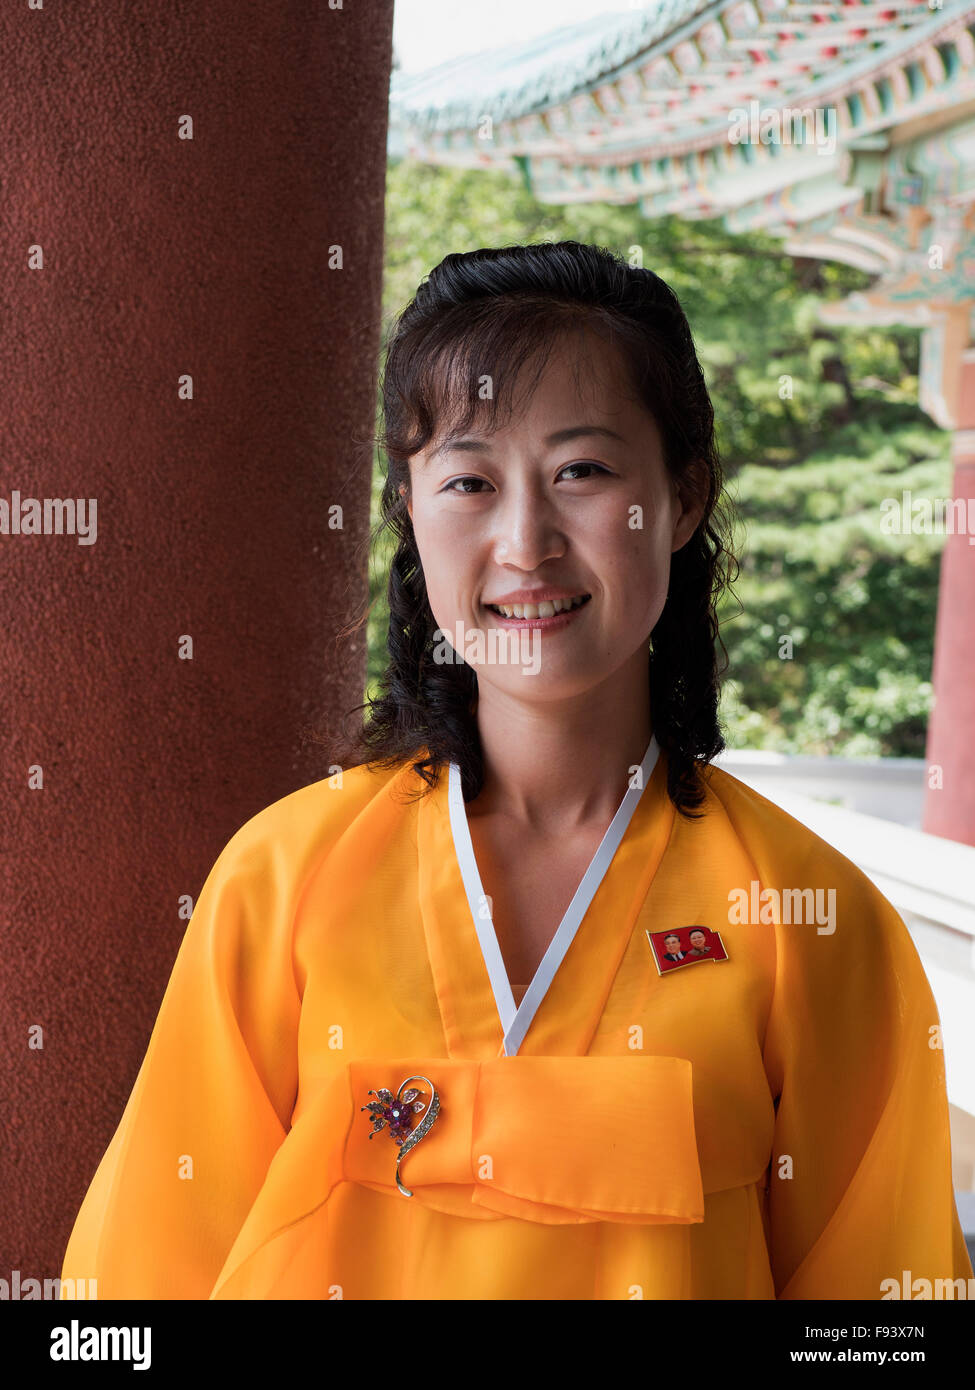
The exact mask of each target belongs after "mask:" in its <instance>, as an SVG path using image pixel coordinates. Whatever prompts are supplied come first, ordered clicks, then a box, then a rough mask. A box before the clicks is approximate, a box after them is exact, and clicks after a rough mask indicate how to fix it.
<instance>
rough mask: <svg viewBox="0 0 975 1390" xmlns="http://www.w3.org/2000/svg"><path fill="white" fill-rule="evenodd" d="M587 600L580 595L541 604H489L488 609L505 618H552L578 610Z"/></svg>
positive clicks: (585, 596)
mask: <svg viewBox="0 0 975 1390" xmlns="http://www.w3.org/2000/svg"><path fill="white" fill-rule="evenodd" d="M586 598H587V595H586V594H580V595H579V596H578V598H568V599H562V598H556V599H551V600H549V599H543V600H542V602H541V603H537V604H536V603H512V604H508V603H491V604H488V607H489V608H494V609H495V610H496V611H497V612H498V613H503V614H504V616H505V617H506V618H554V617H555V614H556V613H561V612H563V611H564V610H566V609H569V608H578V607H579V605H580V604H581V603H584V602H585V600H586Z"/></svg>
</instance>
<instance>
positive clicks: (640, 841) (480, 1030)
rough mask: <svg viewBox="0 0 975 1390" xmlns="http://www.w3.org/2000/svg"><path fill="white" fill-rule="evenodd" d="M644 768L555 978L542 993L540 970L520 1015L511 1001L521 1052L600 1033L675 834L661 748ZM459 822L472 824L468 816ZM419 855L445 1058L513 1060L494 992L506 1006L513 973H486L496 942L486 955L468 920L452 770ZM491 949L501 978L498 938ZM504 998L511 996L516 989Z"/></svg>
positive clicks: (652, 748)
mask: <svg viewBox="0 0 975 1390" xmlns="http://www.w3.org/2000/svg"><path fill="white" fill-rule="evenodd" d="M642 768H643V771H644V774H645V775H644V776H643V779H642V781H643V785H642V787H634V788H631V789H630V790H629V791H628V792H627V794H626V795H625V796H624V798H623V802H622V803H621V807H620V811H618V812H617V815H616V817H614V820H613V822H612V824H611V826H610V830H614V828H615V830H616V831H618V832H619V839H618V843H617V844H616V847H615V852H614V853H613V854H612V855H611V856H610V857H609V860H608V863H607V864H605V865H603V864H602V863H601V862H600V865H599V867H601V868H602V869H603V872H602V875H601V877H600V878H599V881H598V883H597V884H596V887H595V891H594V893H593V894H592V895H591V897H590V901H589V904H588V906H587V910H586V911H585V912H584V913H583V915H582V918H581V920H580V921H579V922H578V923H576V926H575V930H574V931H573V932H572V934H571V938H570V934H569V931H568V929H566V931H565V933H564V934H563V936H562V937H561V938H560V939H559V943H558V945H557V946H556V947H555V949H554V950H553V951H552V959H551V962H550V964H554V966H555V969H554V970H552V971H551V978H549V979H547V981H546V984H545V988H544V989H542V988H541V984H542V979H543V978H544V977H539V975H538V971H536V980H534V981H533V982H532V983H533V984H535V983H536V981H537V983H538V986H539V988H538V996H539V997H538V998H537V999H535V998H533V999H529V996H528V992H526V995H525V997H524V998H523V999H522V1002H521V1004H520V1005H519V1006H517V1007H515V1005H514V999H513V996H512V997H511V999H510V1003H509V1006H508V1014H509V1018H512V1017H514V1018H517V1017H518V1016H519V1014H520V1021H519V1033H520V1035H521V1036H520V1038H519V1041H518V1051H519V1052H520V1053H525V1052H529V1053H535V1054H539V1055H544V1054H555V1055H559V1054H561V1055H573V1054H579V1053H585V1052H586V1050H587V1049H588V1046H589V1043H590V1042H591V1040H592V1037H593V1034H594V1033H595V1030H596V1028H597V1027H598V1024H599V1019H600V1016H601V1014H602V1011H603V1008H604V1006H605V1002H606V998H607V996H608V994H609V991H610V988H611V987H612V982H613V979H614V978H615V975H616V972H617V970H618V968H619V965H620V962H621V960H622V957H623V954H624V952H625V950H626V948H627V945H628V943H629V940H630V937H631V936H632V932H633V927H634V924H635V922H636V918H637V914H638V913H639V911H640V909H641V907H642V905H643V902H644V899H645V898H646V895H647V892H648V891H649V888H650V884H651V882H652V880H653V877H654V874H655V873H656V870H657V866H658V864H659V862H660V859H661V858H662V856H663V854H664V851H665V849H666V846H667V842H668V839H669V836H670V834H671V831H672V828H673V815H674V808H673V803H672V802H671V801H670V799H669V797H668V796H667V790H666V762H665V759H664V758H662V757H659V749H658V748H657V745H656V741H655V740H651V743H650V745H649V747H648V749H647V755H646V756H645V758H644V763H643V764H642ZM621 813H622V817H621ZM463 819H464V821H465V823H466V812H465V813H464V816H463ZM624 819H625V822H626V823H625V824H623V820H624ZM468 834H469V831H468ZM609 834H610V831H607V834H606V836H604V842H603V843H605V844H609V843H610V841H609ZM614 839H616V835H615V834H614ZM602 848H603V845H602V844H601V845H600V849H602ZM417 851H418V872H419V879H418V887H419V895H420V910H421V919H422V923H423V928H424V933H425V937H426V943H427V951H428V956H429V961H430V968H431V970H432V972H433V984H434V988H435V990H436V997H437V1001H438V1004H439V1007H440V1013H441V1019H442V1023H443V1028H444V1036H445V1040H446V1045H447V1052H448V1055H449V1056H451V1057H463V1058H482V1059H490V1058H493V1057H503V1056H505V1055H510V1054H509V1052H506V1042H507V1046H508V1048H509V1049H510V1050H511V1051H513V1050H514V1041H513V1039H514V1036H515V1035H514V1034H511V1033H508V1036H507V1038H506V1033H507V1031H508V1030H507V1029H506V1028H505V1026H504V1024H503V1023H502V1015H501V1013H500V1011H499V1005H498V998H497V993H496V989H497V992H499V993H501V996H502V999H503V998H504V994H503V986H502V979H503V980H504V981H505V982H506V983H507V973H506V972H504V974H503V975H501V974H499V973H498V968H497V963H496V964H495V966H494V975H493V977H492V974H491V970H492V967H491V966H490V965H489V964H488V958H489V957H490V954H491V951H490V938H488V956H486V955H485V950H484V946H483V944H482V942H481V937H480V932H479V930H478V928H479V925H483V923H481V924H479V923H478V920H477V917H476V915H475V914H474V913H473V912H472V908H471V903H470V899H469V897H468V891H467V885H466V884H465V882H464V876H463V873H462V871H461V867H460V862H459V855H458V852H457V844H456V843H455V839H454V833H453V827H452V825H451V816H450V807H449V770H448V773H447V775H446V776H443V775H442V776H441V777H440V778H439V779H438V781H437V784H436V786H435V787H434V788H433V789H432V790H430V791H429V792H428V793H427V794H426V795H424V796H423V797H422V798H421V801H420V806H419V819H418V823H417ZM598 854H599V850H597V855H598ZM471 855H472V857H473V850H472V851H471ZM591 867H592V866H591V865H590V868H591ZM587 872H588V871H587ZM584 878H585V876H584ZM581 887H582V884H580V889H581ZM578 896H579V890H577V894H576V897H578ZM576 897H574V898H573V902H575V901H576ZM476 901H478V900H477V899H476V898H475V902H476ZM571 907H572V904H571V903H570V908H571ZM563 921H564V919H563ZM560 930H561V928H560ZM492 934H493V928H492ZM556 937H558V933H556ZM554 941H555V938H553V942H554ZM494 944H495V951H496V952H497V957H498V962H499V963H500V965H501V968H502V971H503V962H501V961H500V950H498V948H497V938H496V937H495V943H494ZM550 949H551V945H550ZM556 954H557V955H558V959H556V958H555V957H556ZM547 955H548V952H546V956H547ZM544 959H545V958H543V960H544ZM546 969H547V971H548V970H549V967H546ZM529 988H531V986H530V987H529ZM507 989H508V991H509V994H510V989H511V987H510V983H507ZM526 1004H527V1005H528V1006H529V1007H528V1008H526V1007H525V1006H526ZM529 1009H530V1010H531V1017H529V1016H528V1015H529ZM512 1010H513V1015H512ZM522 1025H524V1027H523V1028H522Z"/></svg>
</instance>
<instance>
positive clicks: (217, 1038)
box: [61, 816, 300, 1299]
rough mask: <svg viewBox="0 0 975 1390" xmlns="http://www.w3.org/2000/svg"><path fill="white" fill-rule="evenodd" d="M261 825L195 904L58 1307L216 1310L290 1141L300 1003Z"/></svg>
mask: <svg viewBox="0 0 975 1390" xmlns="http://www.w3.org/2000/svg"><path fill="white" fill-rule="evenodd" d="M261 821H262V817H260V816H259V817H256V818H255V819H254V820H253V821H250V822H248V823H247V824H246V825H245V826H243V827H242V828H241V830H239V831H238V832H237V834H236V835H235V836H234V837H233V839H232V840H231V841H230V842H229V843H228V845H227V846H226V848H225V849H224V850H223V852H222V853H221V854H220V856H219V858H218V859H217V861H216V863H215V864H214V866H213V868H212V869H211V871H210V874H209V876H208V877H207V880H206V883H205V884H204V886H203V889H202V890H201V892H200V895H199V898H198V900H197V903H196V906H195V910H194V912H193V915H192V918H191V920H190V923H189V926H188V927H187V930H186V933H185V935H184V937H183V941H182V943H181V945H180V949H179V952H178V955H177V958H176V962H175V965H174V967H173V972H172V975H171V978H170V980H169V983H168V986H167V988H166V992H165V995H164V997H163V1001H162V1005H161V1007H160V1010H159V1014H158V1017H157V1019H156V1022H155V1026H154V1028H153V1031H152V1036H151V1038H150V1041H149V1046H148V1050H147V1052H146V1055H145V1058H144V1060H143V1063H142V1066H141V1068H140V1070H139V1073H138V1076H137V1078H136V1081H135V1085H134V1088H133V1090H132V1093H131V1095H130V1097H129V1100H128V1103H127V1105H126V1107H125V1111H124V1113H123V1115H122V1119H121V1122H120V1123H119V1126H118V1129H117V1130H116V1132H115V1135H114V1137H113V1138H112V1140H111V1143H110V1144H109V1146H108V1149H107V1151H106V1152H105V1154H104V1156H103V1158H102V1160H101V1162H100V1164H99V1165H98V1169H97V1171H96V1173H95V1175H94V1178H93V1180H92V1182H91V1185H90V1187H89V1190H88V1192H87V1195H86V1196H85V1199H84V1203H83V1205H82V1207H81V1210H80V1212H79V1214H78V1216H77V1219H76V1221H75V1225H74V1228H73V1230H72V1232H71V1237H70V1240H69V1243H68V1247H67V1251H66V1253H65V1257H64V1264H63V1270H62V1280H63V1281H68V1282H67V1286H66V1287H62V1291H61V1296H62V1297H73V1296H74V1293H73V1288H72V1282H73V1281H76V1280H82V1279H85V1280H88V1279H95V1280H96V1281H97V1285H96V1287H97V1297H98V1298H100V1299H105V1298H147V1299H156V1298H160V1299H171V1298H172V1299H175V1298H181V1299H182V1298H187V1299H188V1298H200V1299H205V1298H208V1297H209V1294H210V1291H211V1288H212V1287H213V1284H214V1282H215V1280H216V1277H217V1275H218V1273H219V1271H220V1269H221V1266H222V1265H223V1262H224V1259H225V1257H226V1254H227V1252H228V1250H229V1249H230V1247H231V1245H232V1244H233V1241H234V1239H235V1237H236V1235H237V1232H238V1230H239V1228H240V1226H241V1224H242V1223H243V1221H244V1219H245V1217H246V1215H247V1212H248V1210H249V1208H250V1206H251V1205H252V1203H253V1201H254V1199H255V1196H256V1194H257V1192H258V1191H259V1189H260V1187H261V1185H262V1183H263V1181H264V1176H265V1173H266V1171H267V1168H268V1165H269V1163H270V1161H271V1158H272V1157H273V1155H274V1153H275V1151H276V1150H277V1148H278V1147H279V1145H280V1144H281V1143H282V1141H283V1140H284V1138H285V1135H286V1132H287V1128H288V1126H289V1124H290V1117H291V1112H292V1108H293V1105H294V1099H295V1091H296V1087H297V1033H298V1014H299V1007H300V1001H299V997H298V990H297V987H296V983H295V979H294V974H293V969H292V957H291V949H290V921H289V920H288V917H289V914H288V912H287V911H286V910H285V904H286V901H287V897H288V895H283V894H279V893H276V891H275V885H276V883H279V880H280V878H281V877H282V876H285V877H286V876H287V870H286V867H285V865H284V864H275V863H274V862H273V861H272V860H271V858H270V855H269V852H268V850H267V848H266V846H265V843H264V840H263V838H262V836H261V834H260V833H259V832H260V824H261Z"/></svg>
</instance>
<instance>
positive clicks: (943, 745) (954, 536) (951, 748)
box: [922, 346, 975, 845]
mask: <svg viewBox="0 0 975 1390" xmlns="http://www.w3.org/2000/svg"><path fill="white" fill-rule="evenodd" d="M957 421H958V424H957V426H956V430H955V438H954V443H953V448H952V460H953V463H954V482H953V485H952V495H953V497H954V498H956V499H957V498H964V499H966V502H967V504H968V515H969V516H975V346H971V347H967V348H966V349H965V350H964V352H963V353H962V355H961V382H960V390H959V393H958V408H957ZM933 682H934V693H935V701H934V710H933V712H932V715H931V720H930V723H929V725H928V740H927V762H928V790H927V794H926V798H925V804H924V818H923V821H922V829H924V830H926V831H928V833H929V834H931V835H943V836H944V837H945V838H946V839H949V840H960V841H962V842H963V843H964V844H969V845H975V531H972V530H971V529H970V528H969V527H968V525H967V524H966V525H965V526H964V527H961V526H956V527H955V529H954V530H953V532H951V533H949V535H948V536H947V538H946V541H945V548H944V552H943V554H942V558H941V583H940V588H939V590H938V619H937V626H936V628H935V639H934V674H933ZM939 781H940V782H941V785H940V786H939Z"/></svg>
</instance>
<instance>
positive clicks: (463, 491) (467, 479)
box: [441, 459, 609, 497]
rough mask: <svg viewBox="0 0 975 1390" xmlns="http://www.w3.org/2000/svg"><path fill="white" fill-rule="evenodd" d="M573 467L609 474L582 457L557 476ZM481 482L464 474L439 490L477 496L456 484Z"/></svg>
mask: <svg viewBox="0 0 975 1390" xmlns="http://www.w3.org/2000/svg"><path fill="white" fill-rule="evenodd" d="M573 468H590V469H595V470H596V472H597V473H605V474H606V475H607V476H608V475H609V469H608V468H604V467H603V466H602V464H599V463H592V462H590V461H589V460H588V459H583V460H581V461H580V462H579V463H567V464H566V465H565V467H564V468H560V469H559V477H561V476H562V474H563V473H566V472H568V471H569V470H570V469H573ZM569 481H570V482H577V481H579V482H585V481H586V479H585V477H583V478H581V479H575V478H570V479H569ZM483 482H484V479H483V478H475V477H473V476H471V475H470V474H465V476H464V477H463V478H452V479H451V480H450V482H449V483H446V484H445V485H444V486H443V487H442V488H441V492H459V493H460V495H461V496H463V497H476V496H478V493H477V492H476V491H471V490H470V489H469V488H466V487H465V488H458V486H457V484H458V483H483Z"/></svg>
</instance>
